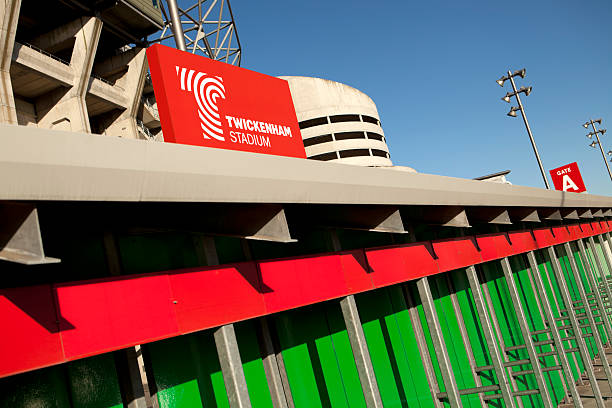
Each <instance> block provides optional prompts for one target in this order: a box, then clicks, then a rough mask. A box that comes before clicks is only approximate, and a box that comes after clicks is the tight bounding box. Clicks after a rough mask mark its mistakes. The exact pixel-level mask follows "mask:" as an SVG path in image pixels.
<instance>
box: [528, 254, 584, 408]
mask: <svg viewBox="0 0 612 408" xmlns="http://www.w3.org/2000/svg"><path fill="white" fill-rule="evenodd" d="M527 260H528V261H529V266H530V268H531V271H532V272H533V279H534V282H535V285H536V290H537V292H536V293H537V295H538V297H539V298H540V300H541V301H542V309H543V310H544V317H545V319H546V323H547V326H548V328H549V329H550V335H551V337H552V339H553V341H554V342H555V349H556V351H557V357H558V361H559V362H560V363H561V367H562V368H563V374H564V376H565V381H564V383H567V386H568V387H569V391H570V394H571V396H572V401H573V402H574V407H576V408H578V407H582V399H581V398H580V395H579V394H578V389H577V388H576V383H575V382H574V381H573V379H572V370H571V368H570V365H569V361H568V359H567V353H566V352H565V349H564V347H563V342H562V341H561V335H560V334H559V330H558V329H557V324H556V322H555V316H554V315H553V312H552V309H551V307H550V303H549V300H548V295H547V294H546V288H545V287H544V281H543V280H542V276H540V271H539V268H538V263H537V262H536V258H535V254H534V253H533V251H529V252H528V253H527Z"/></svg>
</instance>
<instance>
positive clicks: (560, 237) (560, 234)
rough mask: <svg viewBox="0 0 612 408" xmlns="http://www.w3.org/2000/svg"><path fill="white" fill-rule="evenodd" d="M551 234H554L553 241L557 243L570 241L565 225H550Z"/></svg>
mask: <svg viewBox="0 0 612 408" xmlns="http://www.w3.org/2000/svg"><path fill="white" fill-rule="evenodd" d="M552 231H553V234H554V235H555V242H556V243H557V244H563V243H565V242H567V241H570V240H571V238H570V233H569V231H568V230H567V228H566V227H565V226H563V227H552Z"/></svg>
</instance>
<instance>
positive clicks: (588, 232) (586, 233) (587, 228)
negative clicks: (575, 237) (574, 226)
mask: <svg viewBox="0 0 612 408" xmlns="http://www.w3.org/2000/svg"><path fill="white" fill-rule="evenodd" d="M580 229H581V230H582V236H583V237H584V238H586V237H590V236H592V235H593V228H591V224H589V223H588V222H584V223H582V224H580Z"/></svg>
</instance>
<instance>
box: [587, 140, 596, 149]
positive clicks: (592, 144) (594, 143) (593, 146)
mask: <svg viewBox="0 0 612 408" xmlns="http://www.w3.org/2000/svg"><path fill="white" fill-rule="evenodd" d="M589 146H591V147H592V148H595V146H597V142H596V141H594V140H593V141H592V142H591V144H590V145H589Z"/></svg>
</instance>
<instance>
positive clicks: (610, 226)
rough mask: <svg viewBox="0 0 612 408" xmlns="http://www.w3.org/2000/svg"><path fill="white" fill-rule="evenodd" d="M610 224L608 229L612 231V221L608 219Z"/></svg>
mask: <svg viewBox="0 0 612 408" xmlns="http://www.w3.org/2000/svg"><path fill="white" fill-rule="evenodd" d="M606 223H607V224H608V231H612V221H606Z"/></svg>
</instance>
